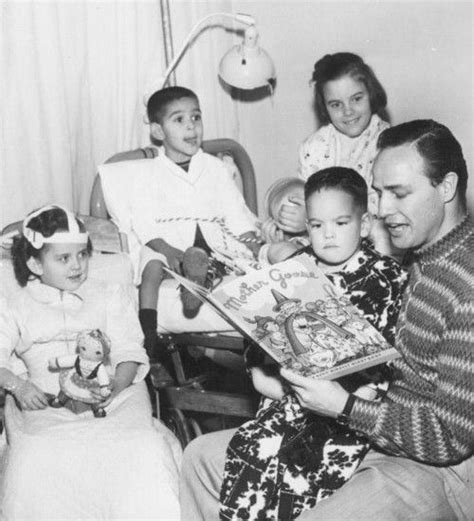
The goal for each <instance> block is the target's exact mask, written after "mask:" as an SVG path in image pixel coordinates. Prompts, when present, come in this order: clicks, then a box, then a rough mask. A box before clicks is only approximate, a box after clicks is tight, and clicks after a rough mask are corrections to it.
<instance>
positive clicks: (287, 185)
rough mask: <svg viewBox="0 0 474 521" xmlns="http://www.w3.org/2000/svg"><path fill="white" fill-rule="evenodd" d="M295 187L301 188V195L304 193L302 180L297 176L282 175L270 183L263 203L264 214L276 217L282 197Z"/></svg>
mask: <svg viewBox="0 0 474 521" xmlns="http://www.w3.org/2000/svg"><path fill="white" fill-rule="evenodd" d="M295 189H296V190H298V189H299V190H301V195H302V196H303V195H304V181H303V180H302V179H300V178H299V177H282V178H281V179H278V180H277V181H275V182H274V183H273V184H272V185H270V187H269V188H268V190H267V193H266V194H265V198H264V203H263V207H264V209H265V213H266V215H267V216H268V217H271V218H272V219H276V218H277V214H278V211H279V209H280V205H281V204H282V202H283V200H284V198H285V197H287V196H288V195H289V194H290V193H291V192H292V191H294V190H295Z"/></svg>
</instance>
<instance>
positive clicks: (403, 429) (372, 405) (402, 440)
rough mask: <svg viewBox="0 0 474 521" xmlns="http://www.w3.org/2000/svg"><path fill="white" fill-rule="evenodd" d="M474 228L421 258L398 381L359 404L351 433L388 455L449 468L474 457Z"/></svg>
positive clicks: (403, 327)
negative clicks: (378, 397)
mask: <svg viewBox="0 0 474 521" xmlns="http://www.w3.org/2000/svg"><path fill="white" fill-rule="evenodd" d="M473 253H474V223H473V222H472V220H471V219H470V218H469V216H467V217H466V218H465V219H464V220H463V221H462V222H461V223H460V224H459V225H457V226H456V227H455V228H454V229H452V230H451V231H450V232H449V233H448V234H447V235H445V236H444V237H443V238H442V239H440V240H439V241H438V242H437V243H435V244H433V245H430V246H429V247H426V248H424V249H421V250H419V251H418V252H415V258H414V263H413V265H412V267H411V271H410V275H409V283H408V287H407V290H406V292H405V294H404V297H403V302H402V309H401V312H400V316H399V320H398V323H397V336H396V343H395V347H396V348H397V349H398V350H399V352H400V354H401V358H400V359H398V360H396V361H395V362H394V363H393V366H394V370H395V371H394V373H395V375H394V379H393V381H392V383H391V385H390V388H389V390H388V392H387V394H386V396H385V398H384V399H383V400H382V401H381V402H369V401H366V400H362V399H359V398H358V399H357V400H356V403H355V405H354V408H353V411H352V414H351V422H350V426H351V427H352V428H354V429H356V430H359V431H361V432H364V433H365V434H366V435H367V436H368V437H369V438H370V440H371V442H372V443H373V444H374V445H375V446H377V447H378V448H380V449H381V450H382V451H384V452H387V453H389V454H393V455H398V456H404V457H408V458H410V459H413V460H417V461H421V462H423V463H426V464H431V465H440V466H447V465H453V464H456V463H459V462H461V461H463V460H464V459H466V458H468V457H469V456H471V455H472V454H473V452H474V439H473V435H472V433H473V432H474V403H473V402H474V387H473V383H474V378H473V376H474V374H473V373H474V364H473V346H474V341H473V340H474V337H473V325H474V298H473V297H474V256H473Z"/></svg>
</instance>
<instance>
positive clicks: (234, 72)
mask: <svg viewBox="0 0 474 521" xmlns="http://www.w3.org/2000/svg"><path fill="white" fill-rule="evenodd" d="M257 40H258V33H257V30H256V28H255V26H254V25H252V26H251V27H249V28H248V29H247V30H246V31H245V36H244V42H243V43H242V44H240V45H235V46H234V47H232V49H230V50H229V51H228V52H227V53H226V54H225V55H224V56H223V58H222V59H221V62H220V64H219V76H220V77H221V78H222V79H223V80H224V81H225V82H226V83H228V84H229V85H231V86H232V87H237V88H238V89H244V90H252V89H257V88H259V87H264V86H266V85H268V84H269V81H270V80H272V79H273V78H275V65H274V64H273V61H272V59H271V58H270V56H269V55H268V53H267V52H266V51H264V50H263V49H262V48H261V47H259V46H258V44H257Z"/></svg>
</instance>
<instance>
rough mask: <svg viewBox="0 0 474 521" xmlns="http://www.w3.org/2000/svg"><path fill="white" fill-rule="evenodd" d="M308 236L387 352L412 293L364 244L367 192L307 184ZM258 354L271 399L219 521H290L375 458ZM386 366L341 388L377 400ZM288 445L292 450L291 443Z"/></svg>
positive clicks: (246, 431) (352, 178) (352, 183)
mask: <svg viewBox="0 0 474 521" xmlns="http://www.w3.org/2000/svg"><path fill="white" fill-rule="evenodd" d="M304 195H305V202H306V213H307V218H308V222H307V230H308V234H309V239H310V241H311V245H310V246H308V247H306V248H303V249H302V250H300V251H299V252H297V253H296V255H298V254H300V253H302V252H304V253H309V254H312V255H313V256H314V258H315V262H316V264H317V265H318V267H319V268H320V269H321V270H322V271H323V272H324V273H325V274H326V276H327V277H328V278H329V279H330V280H331V282H332V283H333V284H334V285H336V286H337V287H338V288H340V289H341V290H343V291H344V292H345V293H346V295H347V297H348V298H349V300H350V301H351V303H352V304H353V305H354V306H355V307H356V308H357V309H358V310H359V312H361V313H362V314H363V315H364V316H365V318H366V319H367V320H368V321H369V322H370V323H371V324H372V325H373V326H374V327H375V328H377V329H378V330H379V331H380V333H381V334H382V335H383V336H384V337H385V338H386V339H387V340H388V341H389V342H390V343H393V341H394V329H395V324H396V320H397V316H398V312H399V309H400V304H401V297H402V293H403V289H404V287H405V283H406V274H405V272H404V270H403V269H402V268H401V267H400V266H399V264H398V263H397V262H396V261H395V260H393V259H391V258H389V257H383V256H382V255H380V254H379V253H378V252H376V251H375V250H374V249H373V247H372V246H371V244H370V243H369V242H368V241H367V239H366V238H367V237H368V235H369V233H370V215H369V213H368V212H367V185H366V183H365V181H364V179H363V178H362V176H360V175H359V174H358V173H357V172H355V171H354V170H352V169H349V168H344V167H331V168H326V169H323V170H320V171H319V172H318V173H316V174H313V175H312V176H310V177H309V179H308V180H307V182H306V185H305V190H304ZM262 354H263V351H262V350H261V349H260V348H258V347H256V346H255V345H253V344H251V345H250V348H249V349H248V351H247V354H246V358H247V364H248V367H249V371H250V373H251V376H252V381H253V384H254V387H255V388H256V389H257V391H259V392H260V393H261V394H262V395H263V397H265V398H266V399H264V400H263V401H262V404H261V406H260V409H259V411H258V412H257V417H256V419H254V420H251V421H249V422H247V423H245V424H244V425H242V426H241V427H240V428H239V429H238V430H237V431H236V432H235V434H234V435H233V437H232V439H231V441H230V444H229V446H228V448H227V454H226V463H225V471H224V482H223V486H222V489H221V495H220V502H221V510H220V514H221V518H222V519H224V518H225V519H228V520H229V521H230V520H238V519H241V518H242V517H241V516H242V512H244V511H245V512H246V515H249V516H250V517H251V518H252V519H276V518H278V519H279V520H281V521H290V520H293V519H295V518H296V517H297V516H298V515H299V514H300V513H301V512H302V511H303V510H305V509H307V508H310V507H313V506H314V505H315V504H316V502H317V501H320V500H322V499H324V498H325V497H328V496H329V495H331V494H332V493H333V492H334V490H336V489H337V488H339V487H340V486H342V484H343V483H344V482H345V481H346V480H348V479H349V478H350V477H351V475H352V473H353V472H354V471H355V469H356V468H357V466H358V464H359V463H360V461H361V460H362V458H363V456H364V455H365V452H366V451H367V449H368V442H367V440H366V439H365V438H364V437H363V436H362V435H358V434H355V433H354V432H353V431H350V430H349V429H347V428H345V427H344V426H343V425H339V424H338V423H337V422H336V420H332V419H328V418H323V417H321V416H317V415H316V414H313V413H309V412H308V411H307V410H306V409H304V408H303V407H302V406H301V405H300V404H299V402H298V400H297V398H296V396H295V394H294V393H292V392H289V391H288V386H287V385H286V384H285V381H284V380H283V379H282V378H281V377H280V376H279V374H278V370H277V368H276V367H275V365H274V364H273V363H271V364H266V360H265V357H264V356H262ZM384 373H385V371H384V368H383V366H382V367H381V366H377V367H376V368H372V369H369V370H367V371H366V372H364V373H357V374H352V375H349V376H346V377H344V378H343V379H342V380H340V383H341V384H343V385H344V387H346V388H347V389H349V390H350V391H354V390H355V389H357V388H359V386H361V385H363V384H364V385H363V386H362V387H360V388H359V389H358V391H357V394H359V393H363V395H362V394H359V395H361V396H363V397H364V398H365V399H374V398H375V397H376V393H375V391H374V389H373V388H372V386H369V385H365V384H366V383H369V382H378V381H379V380H380V379H381V378H384V377H385V375H384ZM289 439H292V440H293V441H292V442H291V443H289V441H288V440H289Z"/></svg>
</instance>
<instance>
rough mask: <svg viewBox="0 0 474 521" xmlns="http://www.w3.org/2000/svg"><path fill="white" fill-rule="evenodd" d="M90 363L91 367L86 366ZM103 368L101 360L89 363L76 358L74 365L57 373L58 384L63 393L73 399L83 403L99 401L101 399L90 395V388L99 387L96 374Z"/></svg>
mask: <svg viewBox="0 0 474 521" xmlns="http://www.w3.org/2000/svg"><path fill="white" fill-rule="evenodd" d="M88 365H90V366H91V367H87V366H88ZM101 368H103V364H102V362H100V363H99V364H97V362H92V363H90V362H89V361H87V360H81V359H80V358H79V357H77V358H76V362H75V363H74V367H73V368H72V369H67V370H65V371H61V372H60V373H59V386H60V387H61V390H62V391H63V393H64V394H66V395H67V396H69V397H70V398H72V399H73V400H79V401H81V402H85V403H99V402H100V401H101V400H99V399H96V398H94V397H93V396H92V395H91V392H90V391H91V389H100V385H99V383H98V381H97V374H98V372H99V370H100V369H101Z"/></svg>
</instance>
